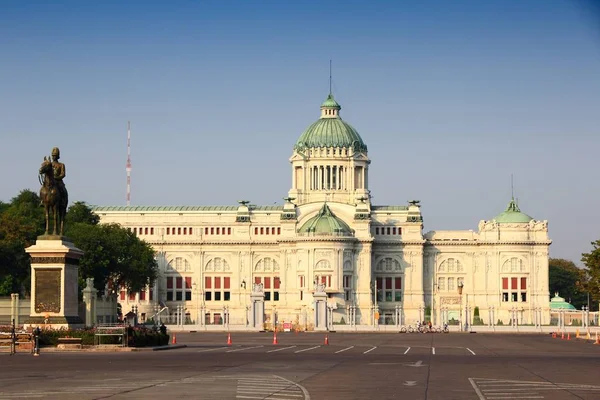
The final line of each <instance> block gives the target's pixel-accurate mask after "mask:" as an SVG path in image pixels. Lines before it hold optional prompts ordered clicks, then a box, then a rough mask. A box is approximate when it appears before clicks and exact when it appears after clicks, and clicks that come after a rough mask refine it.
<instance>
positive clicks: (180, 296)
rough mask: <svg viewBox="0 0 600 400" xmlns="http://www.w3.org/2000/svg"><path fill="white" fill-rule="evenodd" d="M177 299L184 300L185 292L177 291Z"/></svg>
mask: <svg viewBox="0 0 600 400" xmlns="http://www.w3.org/2000/svg"><path fill="white" fill-rule="evenodd" d="M175 300H177V301H181V300H183V292H175Z"/></svg>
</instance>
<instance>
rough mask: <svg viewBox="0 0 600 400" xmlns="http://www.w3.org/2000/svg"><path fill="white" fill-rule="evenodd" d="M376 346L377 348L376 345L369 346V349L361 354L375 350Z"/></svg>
mask: <svg viewBox="0 0 600 400" xmlns="http://www.w3.org/2000/svg"><path fill="white" fill-rule="evenodd" d="M376 348H377V346H375V347H371V348H370V349H369V350H367V351H365V352H364V353H363V354H367V353H370V352H372V351H373V350H375V349H376Z"/></svg>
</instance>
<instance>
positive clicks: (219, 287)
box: [215, 276, 221, 289]
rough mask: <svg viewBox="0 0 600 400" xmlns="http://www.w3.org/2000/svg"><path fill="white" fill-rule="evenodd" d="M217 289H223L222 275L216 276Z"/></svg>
mask: <svg viewBox="0 0 600 400" xmlns="http://www.w3.org/2000/svg"><path fill="white" fill-rule="evenodd" d="M215 289H221V277H220V276H215Z"/></svg>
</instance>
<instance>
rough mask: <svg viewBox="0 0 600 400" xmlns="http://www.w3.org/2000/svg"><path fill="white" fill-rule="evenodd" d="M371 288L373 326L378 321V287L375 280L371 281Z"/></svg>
mask: <svg viewBox="0 0 600 400" xmlns="http://www.w3.org/2000/svg"><path fill="white" fill-rule="evenodd" d="M371 290H372V291H373V326H377V324H378V323H379V318H378V317H379V315H378V314H379V307H378V306H377V294H378V291H379V288H378V287H377V280H374V281H373V282H371Z"/></svg>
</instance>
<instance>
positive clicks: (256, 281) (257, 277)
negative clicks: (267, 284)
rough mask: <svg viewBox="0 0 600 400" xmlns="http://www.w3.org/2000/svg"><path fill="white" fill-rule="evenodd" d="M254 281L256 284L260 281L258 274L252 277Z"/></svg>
mask: <svg viewBox="0 0 600 400" xmlns="http://www.w3.org/2000/svg"><path fill="white" fill-rule="evenodd" d="M254 283H256V284H257V285H258V284H259V283H260V276H255V277H254Z"/></svg>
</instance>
